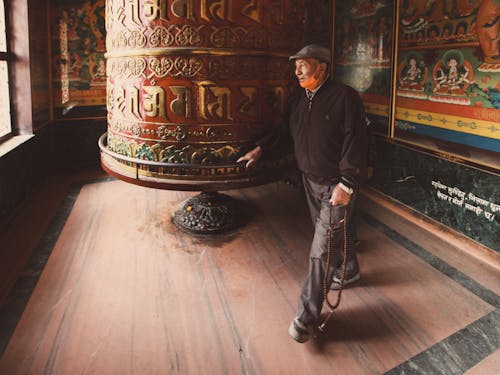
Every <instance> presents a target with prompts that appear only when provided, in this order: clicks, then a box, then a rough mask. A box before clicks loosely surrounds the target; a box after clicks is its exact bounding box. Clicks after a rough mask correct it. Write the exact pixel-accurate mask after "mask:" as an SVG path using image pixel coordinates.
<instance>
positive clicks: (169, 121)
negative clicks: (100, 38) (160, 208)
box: [100, 0, 305, 192]
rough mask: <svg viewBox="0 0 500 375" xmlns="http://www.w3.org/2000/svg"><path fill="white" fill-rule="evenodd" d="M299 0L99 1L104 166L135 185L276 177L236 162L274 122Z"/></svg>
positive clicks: (266, 168) (283, 161) (231, 183)
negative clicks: (103, 8) (103, 74)
mask: <svg viewBox="0 0 500 375" xmlns="http://www.w3.org/2000/svg"><path fill="white" fill-rule="evenodd" d="M304 3H305V0H268V1H264V0H168V1H167V0H127V1H123V0H107V1H106V29H107V37H106V48H107V54H106V57H107V75H108V78H107V89H108V100H107V108H108V132H107V136H103V137H101V140H100V146H101V162H102V165H103V167H104V169H105V170H107V171H108V172H109V173H110V174H112V175H115V176H117V177H119V178H121V179H124V180H126V181H129V182H133V183H136V184H140V185H145V186H151V187H158V188H165V189H174V190H196V191H205V192H207V191H215V190H226V189H232V188H237V187H243V186H250V185H255V184H258V183H263V182H266V181H269V180H271V179H273V178H276V177H277V176H279V173H278V171H279V170H282V169H283V167H285V165H287V164H288V163H289V158H287V157H276V158H274V159H273V158H270V159H265V160H264V161H263V162H262V163H259V166H258V167H257V168H256V169H254V170H250V171H249V170H247V169H246V168H245V166H244V164H237V163H236V160H237V159H238V157H239V156H241V155H242V154H243V153H244V152H246V151H248V150H249V149H251V148H252V147H253V146H254V144H255V141H256V140H257V139H259V138H260V137H262V136H263V135H265V134H266V133H267V132H269V131H270V130H271V127H273V126H277V124H278V123H279V122H280V119H281V115H282V114H283V111H284V107H285V103H286V101H287V97H288V95H289V86H290V84H291V82H292V78H293V75H292V73H293V72H292V68H291V65H290V63H289V61H288V56H290V55H291V54H293V52H295V51H297V50H298V49H299V48H300V47H302V45H303V41H304V20H303V18H304V16H303V14H304Z"/></svg>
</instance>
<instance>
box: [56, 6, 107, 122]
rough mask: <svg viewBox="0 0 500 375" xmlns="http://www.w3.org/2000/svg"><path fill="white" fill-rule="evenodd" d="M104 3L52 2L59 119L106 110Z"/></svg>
mask: <svg viewBox="0 0 500 375" xmlns="http://www.w3.org/2000/svg"><path fill="white" fill-rule="evenodd" d="M104 3H105V1H104V0H64V1H63V0H53V6H52V9H53V10H54V11H53V16H52V44H51V45H52V49H53V51H52V53H53V67H52V70H53V76H54V96H55V97H54V107H55V111H56V116H57V115H58V114H59V115H71V114H72V113H73V112H74V111H73V109H74V108H78V107H79V108H81V107H89V109H90V108H95V107H96V106H97V107H102V108H105V105H106V61H105V58H104V53H105V35H106V31H105V24H104V20H105V13H104V10H105V5H104Z"/></svg>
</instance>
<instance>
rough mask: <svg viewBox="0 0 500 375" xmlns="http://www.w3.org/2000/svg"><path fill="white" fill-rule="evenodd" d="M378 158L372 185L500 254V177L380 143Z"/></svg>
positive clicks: (383, 142)
mask: <svg viewBox="0 0 500 375" xmlns="http://www.w3.org/2000/svg"><path fill="white" fill-rule="evenodd" d="M377 154H378V158H377V165H376V166H375V174H374V178H373V179H372V180H371V181H370V182H369V184H370V185H371V186H372V187H374V188H375V189H377V190H379V191H381V192H382V193H384V194H386V195H388V196H390V197H392V198H394V199H396V200H398V201H400V202H402V203H404V204H405V205H407V206H410V207H412V208H414V209H416V210H417V211H419V212H421V213H423V214H425V215H427V216H429V217H431V218H433V219H435V220H437V221H439V222H441V223H442V224H444V225H446V226H448V227H451V228H452V229H455V230H457V231H458V232H461V233H463V234H465V235H466V236H468V237H470V238H472V239H473V240H475V241H477V242H479V243H481V244H483V245H485V246H487V247H489V248H491V249H493V250H495V251H497V252H499V251H500V176H498V175H496V174H493V173H488V172H486V171H482V170H479V169H475V168H472V167H469V166H465V165H463V164H459V163H455V162H452V161H449V160H446V159H442V158H439V157H436V156H433V155H427V154H424V153H422V152H418V151H415V150H412V149H409V148H407V147H404V146H401V145H398V144H395V143H389V142H387V141H385V140H383V139H378V140H377Z"/></svg>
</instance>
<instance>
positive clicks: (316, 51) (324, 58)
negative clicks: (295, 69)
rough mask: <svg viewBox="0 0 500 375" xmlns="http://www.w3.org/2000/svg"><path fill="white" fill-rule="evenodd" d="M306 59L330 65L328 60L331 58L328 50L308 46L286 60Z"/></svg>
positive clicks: (316, 46)
mask: <svg viewBox="0 0 500 375" xmlns="http://www.w3.org/2000/svg"><path fill="white" fill-rule="evenodd" d="M307 58H314V59H317V60H319V61H321V62H326V63H330V58H331V56H330V50H329V49H328V48H325V47H322V46H319V45H317V44H309V45H307V46H305V47H304V48H302V49H301V50H300V51H299V52H297V53H296V54H295V55H293V56H290V57H289V58H288V59H289V60H295V59H307Z"/></svg>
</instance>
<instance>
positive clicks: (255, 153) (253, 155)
mask: <svg viewBox="0 0 500 375" xmlns="http://www.w3.org/2000/svg"><path fill="white" fill-rule="evenodd" d="M261 155H262V147H260V146H257V147H255V148H254V149H253V150H250V151H248V152H247V153H246V154H245V155H243V156H242V157H241V158H239V159H238V160H237V161H236V162H237V163H239V162H242V161H247V163H246V165H245V167H246V168H249V167H251V166H253V165H254V164H255V163H257V161H258V160H259V159H260V157H261Z"/></svg>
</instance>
